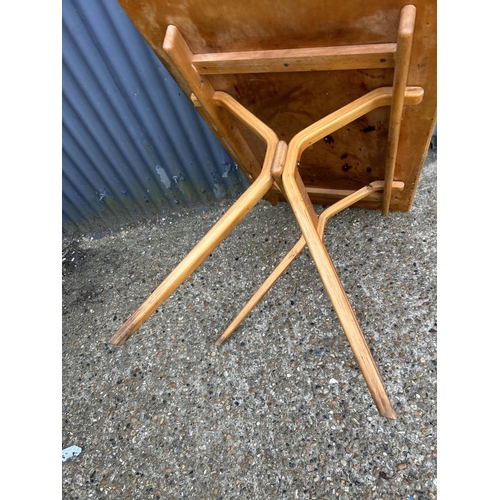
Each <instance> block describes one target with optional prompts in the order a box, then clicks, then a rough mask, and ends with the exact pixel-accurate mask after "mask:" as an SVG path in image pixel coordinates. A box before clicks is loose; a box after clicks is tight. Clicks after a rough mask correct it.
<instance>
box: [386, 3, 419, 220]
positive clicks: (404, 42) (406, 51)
mask: <svg viewBox="0 0 500 500" xmlns="http://www.w3.org/2000/svg"><path fill="white" fill-rule="evenodd" d="M415 16H416V8H415V6H414V5H405V6H404V7H403V8H402V9H401V19H400V21H399V30H398V41H397V53H396V67H395V69H394V84H393V89H394V93H393V96H392V103H391V112H390V119H389V139H388V142H389V150H388V153H387V164H386V167H385V189H384V197H383V201H382V215H388V214H389V206H390V203H391V195H392V180H393V179H394V170H395V168H396V156H397V152H398V143H399V134H400V130H401V121H402V119H403V106H404V99H405V88H406V82H407V80H408V70H409V68H410V56H411V46H412V42H413V32H414V30H415Z"/></svg>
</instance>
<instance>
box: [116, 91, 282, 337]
mask: <svg viewBox="0 0 500 500" xmlns="http://www.w3.org/2000/svg"><path fill="white" fill-rule="evenodd" d="M213 101H214V102H216V103H217V105H219V106H224V107H226V108H227V109H228V110H230V111H231V112H232V113H234V114H236V115H237V116H238V118H239V119H240V120H242V121H243V122H244V123H245V124H246V125H247V126H248V127H249V128H250V129H251V130H252V131H253V132H254V133H255V134H256V135H257V136H259V137H260V138H261V139H262V140H263V141H264V142H265V143H266V145H267V153H266V157H265V160H264V165H263V168H262V172H261V173H260V175H259V176H258V177H257V179H256V180H255V181H254V182H253V183H252V184H251V185H250V187H249V188H248V189H247V190H246V191H245V192H244V193H243V195H242V196H241V197H240V198H239V199H238V200H237V201H236V203H235V204H234V205H233V206H232V207H231V208H230V209H229V210H228V211H227V212H226V213H225V214H224V215H223V217H222V218H221V219H220V220H219V221H218V222H217V223H216V224H215V225H214V226H213V227H212V229H211V230H210V231H209V232H208V233H207V234H206V235H205V236H204V237H203V238H202V239H201V240H200V242H199V243H198V244H197V245H196V246H195V247H194V248H193V249H192V250H191V251H190V252H189V253H188V254H187V255H186V257H185V258H184V259H183V260H182V261H181V262H180V263H179V264H178V265H177V267H175V269H174V270H173V271H172V272H171V273H170V274H169V275H168V276H167V278H165V280H164V281H163V282H162V283H161V284H160V285H159V286H158V287H157V288H156V290H155V291H154V292H153V293H152V294H151V295H150V296H149V297H148V298H147V299H146V301H145V302H143V304H142V305H141V306H140V307H139V308H138V309H137V310H136V311H135V312H134V313H133V314H132V315H131V316H130V317H129V318H128V319H127V321H125V323H124V324H123V325H122V326H121V328H120V329H119V330H118V331H117V332H116V333H115V334H114V335H113V336H112V337H111V338H110V340H109V341H108V343H109V344H111V345H117V346H118V345H123V344H124V343H125V341H126V340H127V339H128V338H130V336H131V335H133V334H134V333H135V332H136V331H137V330H138V329H139V327H140V326H141V325H142V324H143V323H144V322H145V321H146V320H147V319H148V318H149V317H150V316H151V314H153V313H154V312H155V311H156V309H158V307H159V306H160V305H161V304H162V303H163V302H165V300H167V298H168V297H169V296H170V295H171V294H172V293H173V292H174V291H175V290H176V289H177V288H178V287H179V286H180V285H181V284H182V283H183V282H184V281H185V280H186V279H187V278H188V277H189V276H190V275H191V274H192V273H193V272H194V271H195V269H196V268H198V267H199V266H200V265H201V264H202V263H203V261H204V260H205V259H206V258H207V257H208V255H210V253H211V252H212V251H213V250H214V248H215V247H217V245H218V244H219V243H220V242H221V241H222V240H223V239H224V238H225V237H226V236H227V235H228V234H229V233H230V232H231V231H232V230H233V229H234V228H235V227H236V225H237V224H238V223H239V222H240V221H241V220H242V219H243V218H244V217H245V215H247V214H248V212H249V211H250V210H251V209H252V208H253V207H254V206H255V204H256V203H257V202H258V201H259V200H260V199H262V197H263V196H264V195H265V194H266V193H267V192H268V191H269V188H270V187H271V185H272V183H273V178H272V176H271V166H272V162H273V158H274V154H275V152H276V148H277V145H278V142H279V141H278V138H277V136H276V134H275V133H274V132H273V131H272V130H271V129H270V128H269V127H267V126H266V125H264V124H263V123H262V122H261V121H260V120H258V119H257V118H255V117H254V116H253V115H252V114H251V113H249V112H248V111H247V110H246V109H245V108H243V106H241V104H239V103H238V102H236V101H235V100H234V99H233V98H232V97H231V96H229V95H227V94H225V93H223V92H214V94H213Z"/></svg>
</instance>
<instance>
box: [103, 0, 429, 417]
mask: <svg viewBox="0 0 500 500" xmlns="http://www.w3.org/2000/svg"><path fill="white" fill-rule="evenodd" d="M120 3H121V5H122V7H123V8H124V9H125V11H126V12H127V14H128V15H129V16H130V18H131V19H132V21H133V22H134V23H135V25H136V26H137V28H138V29H139V31H140V32H141V33H142V35H143V36H144V38H145V39H146V40H147V42H148V43H149V44H150V46H151V47H152V48H153V50H154V51H155V53H156V54H157V55H158V57H159V58H160V60H161V61H162V62H163V64H164V65H165V67H166V68H167V69H168V71H169V72H170V74H171V75H172V76H173V78H174V79H175V80H176V82H177V83H178V84H179V86H180V87H181V89H182V90H183V91H184V92H185V93H186V95H187V96H188V97H189V98H190V99H191V100H192V102H193V105H194V106H196V109H197V110H198V111H199V113H200V114H201V116H202V117H203V118H204V120H205V121H206V122H207V124H208V125H209V126H210V127H211V129H212V130H213V132H214V133H215V134H216V136H217V137H218V138H219V140H220V141H221V143H222V144H223V145H224V146H225V148H226V149H227V151H228V153H229V154H231V156H232V157H233V159H234V160H235V161H236V162H237V163H238V165H239V166H240V168H241V169H242V170H243V171H244V172H245V174H246V175H247V177H248V178H249V180H250V181H251V185H250V187H249V188H248V189H247V191H246V192H245V193H244V194H243V195H242V196H241V197H240V198H239V199H238V200H237V202H236V203H235V204H234V205H233V206H232V207H231V209H230V210H229V211H228V212H227V213H226V214H225V215H224V216H223V217H222V218H221V219H220V220H219V221H218V222H217V223H216V224H215V226H214V227H213V228H212V229H211V230H210V231H209V232H208V233H207V234H206V235H205V237H204V238H203V239H202V240H201V241H200V242H199V243H198V244H197V245H196V246H195V247H194V248H193V249H192V250H191V252H189V254H188V255H187V256H186V257H185V258H184V259H183V260H182V261H181V262H180V263H179V264H178V266H177V267H176V268H175V269H174V270H173V271H172V272H171V274H170V275H169V276H167V278H166V279H165V280H164V281H163V282H162V283H161V284H160V285H159V286H158V288H157V289H156V290H155V291H154V292H153V293H152V294H151V295H150V296H149V297H148V298H147V299H146V300H145V302H144V303H143V304H142V305H141V306H140V307H139V308H138V309H137V310H136V312H135V313H134V314H132V316H131V317H130V318H129V319H128V320H127V321H126V322H125V323H124V324H123V325H122V327H121V328H120V329H119V330H118V331H117V332H116V333H115V334H114V335H113V336H112V338H111V339H110V341H109V342H110V343H111V344H114V345H122V344H123V343H124V342H125V341H126V340H127V339H128V338H129V337H130V336H131V335H132V334H133V333H134V332H136V331H137V330H138V329H139V327H140V326H141V325H142V324H143V323H144V322H145V321H146V320H147V319H148V318H149V316H151V314H152V313H153V312H154V311H155V310H156V309H157V308H158V307H159V306H160V305H161V304H162V303H163V302H164V301H165V300H166V299H167V298H168V297H169V296H170V295H171V294H172V293H173V292H174V291H175V290H176V289H177V288H178V287H179V286H180V285H181V284H182V283H183V282H184V281H185V280H186V278H187V277H188V276H190V275H191V273H192V272H193V271H194V270H195V269H196V268H197V267H198V266H199V265H200V264H201V263H202V262H203V261H204V260H205V258H206V257H207V256H208V255H209V254H210V253H211V252H212V250H213V249H214V248H215V247H216V246H217V245H218V244H219V243H220V242H221V241H222V240H223V239H224V238H225V237H226V236H227V235H228V234H229V233H230V231H231V230H232V229H233V228H234V227H235V226H236V225H237V224H238V223H239V222H240V221H241V220H242V219H243V218H244V217H245V215H246V214H247V213H248V212H249V211H250V210H251V209H252V207H253V206H255V204H256V203H257V202H258V201H259V200H261V199H262V198H265V199H267V200H269V201H270V202H271V203H272V204H273V205H276V204H277V203H278V202H281V201H287V202H288V203H289V204H290V206H291V208H292V210H293V212H294V214H295V217H296V219H297V222H298V224H299V226H300V228H301V231H302V236H301V238H300V239H299V241H298V242H297V243H296V245H295V246H294V247H293V248H292V249H291V251H290V252H289V254H288V255H287V256H286V257H285V259H284V260H283V261H282V262H281V264H280V265H279V266H278V267H277V268H276V269H275V270H274V271H273V273H272V274H271V275H270V276H269V278H268V279H267V280H266V281H265V282H264V284H263V285H262V286H261V288H260V289H259V290H258V291H257V292H256V293H255V294H254V296H253V297H252V298H251V299H250V301H249V302H248V303H247V305H246V306H245V307H244V308H243V310H242V311H241V312H240V313H239V314H238V316H237V317H236V318H235V320H234V321H233V322H232V323H231V325H230V326H229V327H228V328H227V330H226V331H225V332H224V334H223V335H222V336H221V337H220V338H219V339H218V340H217V342H216V343H217V344H218V345H220V344H222V343H223V342H224V341H226V340H227V339H228V338H229V337H230V336H231V335H232V333H233V332H234V330H235V329H236V328H237V327H238V325H239V324H240V323H241V322H242V321H243V319H244V318H245V317H246V316H247V315H248V314H249V312H250V311H251V310H252V308H253V307H254V306H255V305H256V304H257V303H258V301H259V300H260V299H261V298H262V297H263V296H264V294H265V293H266V292H267V291H268V290H269V288H270V287H271V286H272V284H273V283H274V282H275V281H276V280H277V279H278V278H279V276H280V275H281V274H282V273H283V272H284V270H285V269H286V268H287V266H288V265H290V263H291V262H292V261H293V259H294V258H295V257H296V256H297V255H298V253H300V251H301V250H302V249H303V248H304V247H305V246H306V245H307V247H308V248H309V251H310V253H311V256H312V258H313V260H314V262H315V264H316V267H317V269H318V272H319V274H320V276H321V279H322V281H323V284H324V286H325V289H326V291H327V293H328V296H329V297H330V300H331V302H332V305H333V307H334V309H335V312H336V313H337V316H338V318H339V321H340V323H341V325H342V328H343V330H344V332H345V334H346V336H347V339H348V341H349V343H350V346H351V348H352V351H353V354H354V357H355V358H356V361H357V362H358V364H359V367H360V369H361V372H362V373H363V376H364V378H365V380H366V383H367V385H368V389H369V390H370V393H371V395H372V397H373V400H374V402H375V404H376V406H377V409H378V411H379V413H380V414H381V415H383V416H385V417H388V418H396V414H395V412H394V410H393V408H392V406H391V403H390V401H389V398H388V396H387V393H386V391H385V388H384V385H383V382H382V379H381V376H380V373H379V371H378V369H377V366H376V364H375V361H374V359H373V356H372V354H371V352H370V349H369V347H368V345H367V343H366V340H365V338H364V335H363V333H362V331H361V329H360V327H359V324H358V322H357V320H356V317H355V315H354V312H353V310H352V307H351V305H350V303H349V300H348V298H347V296H346V293H345V291H344V288H343V286H342V284H341V282H340V280H339V278H338V275H337V273H336V271H335V268H334V265H333V263H332V260H331V258H330V256H329V254H328V251H327V249H326V247H325V245H324V243H323V232H324V228H325V224H326V221H327V220H328V219H329V218H330V217H331V216H333V215H335V214H336V213H338V212H339V211H341V210H344V209H345V208H347V207H350V206H354V207H363V208H369V209H376V210H380V212H381V216H387V215H388V214H389V212H390V211H391V210H392V211H393V210H399V211H408V210H410V208H411V205H412V202H413V198H414V195H415V191H416V188H417V184H418V179H419V176H420V173H421V170H422V167H423V164H424V160H425V157H426V154H427V150H428V146H429V143H430V140H431V137H432V132H433V130H434V126H435V123H436V108H437V105H436V93H437V92H436V2H435V1H431V2H429V1H423V0H420V1H414V2H412V4H406V3H405V2H401V1H396V0H377V1H373V2H365V1H361V0H353V1H350V2H343V1H340V0H332V1H328V2H325V1H320V0H296V1H291V0H289V1H280V2H275V1H273V2H271V1H269V0H264V1H260V2H257V1H253V2H244V3H243V2H242V3H239V2H238V3H237V2H227V1H223V0H218V1H213V0H207V1H194V0H176V1H164V0H141V1H139V0H120ZM313 204H321V205H328V208H327V209H325V210H324V211H323V213H322V214H321V215H320V216H317V215H316V212H315V210H314V207H313Z"/></svg>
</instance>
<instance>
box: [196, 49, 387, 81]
mask: <svg viewBox="0 0 500 500" xmlns="http://www.w3.org/2000/svg"><path fill="white" fill-rule="evenodd" d="M395 53H396V44H395V43H380V44H370V45H347V46H341V47H313V48H310V49H288V50H258V51H253V50H252V51H248V52H225V53H222V54H197V55H195V56H194V57H193V60H192V63H193V66H194V67H195V68H196V70H197V71H198V73H199V74H200V75H228V74H238V73H239V74H243V73H282V72H283V73H286V72H296V71H330V70H346V69H368V68H393V67H394V60H395V58H394V55H395Z"/></svg>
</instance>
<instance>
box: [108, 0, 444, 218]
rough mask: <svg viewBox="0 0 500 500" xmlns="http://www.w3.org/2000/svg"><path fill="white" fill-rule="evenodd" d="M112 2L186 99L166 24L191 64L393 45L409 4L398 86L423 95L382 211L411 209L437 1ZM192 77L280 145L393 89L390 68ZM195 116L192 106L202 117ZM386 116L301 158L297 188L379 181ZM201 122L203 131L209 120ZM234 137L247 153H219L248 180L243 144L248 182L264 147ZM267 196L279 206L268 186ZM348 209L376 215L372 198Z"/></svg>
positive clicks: (429, 125)
mask: <svg viewBox="0 0 500 500" xmlns="http://www.w3.org/2000/svg"><path fill="white" fill-rule="evenodd" d="M118 1H119V3H120V5H121V6H122V7H123V9H124V11H125V12H126V13H127V14H128V15H129V17H130V18H131V20H132V21H133V22H134V24H135V25H136V27H137V29H138V30H139V32H140V33H141V34H142V35H143V36H144V38H145V39H146V41H147V42H148V43H149V45H150V46H151V48H152V49H153V50H154V52H155V54H156V55H157V56H158V58H159V60H160V61H161V62H162V63H163V64H164V66H165V67H166V68H167V69H168V71H169V72H170V74H171V75H172V76H173V78H174V79H175V81H176V82H177V83H178V85H179V87H180V88H181V89H182V91H183V92H184V93H185V95H186V96H187V97H188V98H189V96H190V95H191V94H192V93H193V92H194V90H195V89H194V88H191V84H190V82H188V80H187V79H186V78H185V77H184V76H183V75H182V74H180V73H179V71H178V69H177V67H176V66H175V65H174V64H173V62H172V60H171V58H169V57H168V55H167V54H166V53H165V51H164V50H163V43H164V39H165V33H166V31H167V27H168V26H169V25H173V26H175V27H176V28H177V29H178V30H179V32H180V33H182V36H183V38H184V39H185V41H186V43H187V45H188V46H189V48H190V52H191V53H192V54H193V57H194V58H196V57H198V56H199V55H203V54H205V55H206V54H212V55H214V56H215V55H216V54H227V53H232V52H237V53H243V52H258V51H262V52H267V51H275V50H285V51H287V50H296V49H321V48H323V49H329V48H337V47H352V46H360V45H361V46H366V45H379V44H394V43H397V39H398V26H399V23H400V17H401V9H402V8H403V7H404V6H405V5H406V4H407V3H411V4H413V5H414V6H415V7H416V9H417V16H416V20H415V29H414V40H413V44H412V51H411V60H410V68H409V72H408V81H407V83H406V84H407V85H408V86H417V87H422V88H425V98H424V99H423V100H422V102H421V103H420V104H419V105H418V106H414V107H411V108H406V109H405V111H404V115H403V122H402V124H401V129H400V135H399V145H398V150H397V157H396V166H395V172H394V179H397V180H399V181H402V182H404V184H405V188H404V190H403V191H397V192H394V193H393V195H392V197H391V204H390V210H391V211H395V210H400V211H408V210H410V208H411V203H412V201H413V197H414V194H415V192H416V189H417V186H418V180H419V177H420V173H421V170H422V166H423V164H424V160H425V157H426V155H427V151H428V146H429V142H430V139H431V137H432V132H433V129H434V125H435V122H436V109H437V78H436V72H437V2H436V0H430V1H429V0H413V1H410V2H408V1H405V0H373V1H371V2H366V1H365V0H350V1H349V2H346V1H345V0H330V1H329V2H328V3H327V4H325V3H324V2H323V1H319V0H280V1H279V2H276V1H275V0H260V1H259V3H258V7H256V4H255V2H223V1H220V0H203V2H200V1H199V0H169V1H168V2H166V1H164V0H118ZM346 50H347V49H346ZM193 71H194V72H196V70H195V69H194V68H193ZM196 73H197V72H196ZM200 76H201V78H202V79H203V80H204V81H205V82H206V81H210V83H211V85H212V87H213V88H214V89H215V90H220V91H224V92H227V93H228V94H230V95H232V96H233V97H234V98H235V99H237V100H238V102H240V103H241V104H242V105H243V106H244V107H245V108H247V109H248V110H249V111H250V112H252V113H253V114H254V115H255V116H257V117H258V118H259V119H260V120H262V121H263V122H264V123H266V124H267V125H268V126H269V127H270V128H272V129H273V130H274V131H275V132H276V133H277V135H278V137H279V139H280V140H284V141H285V142H287V143H289V142H290V140H291V139H292V137H293V136H294V135H296V134H297V133H298V132H299V131H300V130H303V129H304V128H306V127H307V126H309V125H310V124H311V123H314V122H315V121H317V120H318V119H320V118H321V117H322V116H324V115H325V112H326V113H327V112H329V111H330V110H331V111H333V110H336V109H340V108H341V107H343V106H344V105H345V104H347V103H348V102H350V101H353V100H354V99H357V98H358V97H361V96H362V95H364V94H366V93H367V92H369V91H371V90H374V89H376V88H379V87H384V86H392V85H393V83H394V68H393V67H388V68H372V69H346V70H341V71H334V70H326V71H311V72H308V71H302V72H299V71H297V72H285V73H282V72H276V73H256V74H223V75H200ZM204 109H205V108H204V107H203V106H202V107H200V108H197V110H198V111H199V112H200V113H202V114H203V113H205V112H204ZM205 115H206V114H205ZM205 115H204V117H205ZM389 119H390V113H389V107H387V108H379V109H378V110H377V111H375V112H373V113H368V114H367V115H364V116H363V117H361V118H359V119H358V120H355V121H354V122H352V123H351V124H349V126H348V127H345V128H342V129H339V130H338V131H336V132H335V133H333V134H331V137H327V139H328V142H326V141H323V142H321V141H320V142H319V143H317V144H316V145H315V147H314V150H311V151H307V152H306V153H305V154H304V155H303V156H302V159H301V167H300V175H301V178H302V181H303V182H304V185H305V187H306V190H308V189H309V188H314V189H325V190H329V189H332V188H334V189H335V190H343V191H345V192H354V191H356V190H357V189H360V188H362V187H363V186H366V185H367V184H369V183H371V182H373V181H376V180H383V179H385V178H386V175H385V166H386V157H387V139H388V130H389ZM207 123H208V124H209V125H211V126H212V124H213V121H212V120H211V119H210V117H208V118H207ZM212 130H214V131H215V134H216V136H217V137H218V138H219V139H220V140H221V142H222V143H223V144H224V145H226V141H227V140H228V139H227V138H226V137H225V136H224V135H223V134H222V132H220V131H216V130H215V128H214V127H213V126H212ZM240 135H242V136H243V139H244V142H245V143H246V146H245V145H241V144H239V143H238V142H237V141H236V140H235V141H234V144H233V148H232V150H230V149H229V148H227V150H228V153H230V154H231V156H233V152H234V154H235V155H236V156H233V158H234V160H235V161H236V162H237V163H238V165H239V166H240V167H241V169H242V171H244V172H245V173H247V175H249V173H251V172H250V170H249V169H250V167H251V165H248V166H247V165H246V164H245V153H244V149H243V148H247V147H248V149H250V150H251V152H252V153H253V155H254V157H255V159H256V161H257V163H258V166H257V169H256V171H257V172H256V173H255V172H254V173H253V174H252V175H254V178H255V175H257V174H258V170H259V168H260V165H262V162H263V158H264V156H265V148H264V147H263V146H262V143H261V141H260V140H258V139H256V138H255V137H254V136H253V135H252V134H247V133H246V131H245V130H240ZM240 149H241V151H240ZM254 163H255V161H254ZM272 190H273V192H275V194H276V195H277V196H278V197H279V199H280V200H282V201H285V198H284V196H282V195H281V194H280V192H279V190H278V189H277V188H276V187H275V188H272ZM333 193H336V191H335V192H333ZM310 198H311V201H312V202H313V203H314V204H324V205H330V204H331V203H333V202H335V201H337V200H338V197H336V196H335V194H333V195H332V197H330V194H329V191H321V192H320V194H316V193H315V192H311V194H310ZM356 206H359V207H363V208H368V209H376V210H380V209H381V205H380V203H378V202H374V201H373V200H372V199H371V198H366V199H364V200H361V201H360V202H359V203H358V204H357V205H356Z"/></svg>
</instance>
